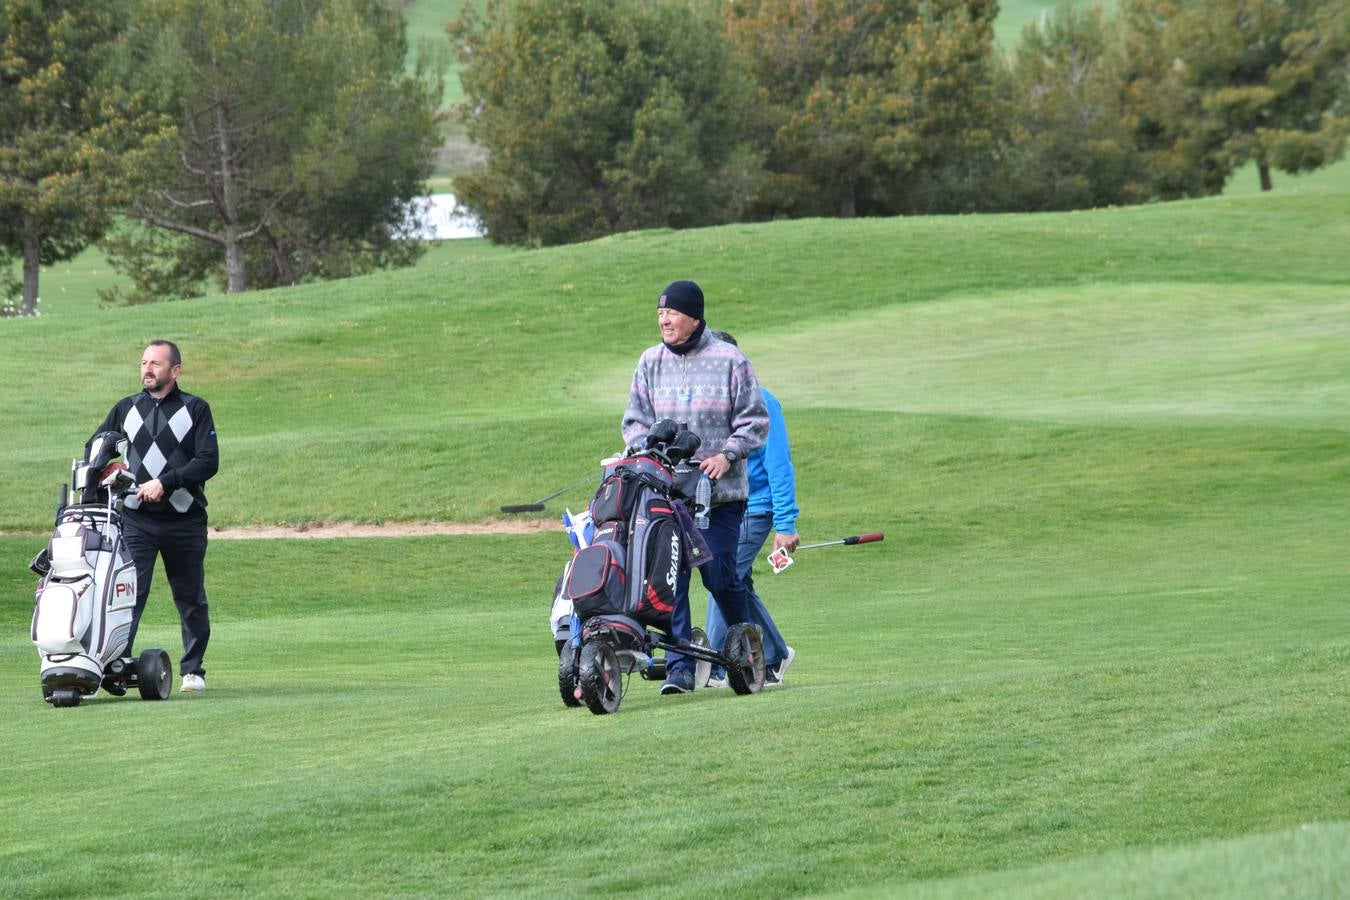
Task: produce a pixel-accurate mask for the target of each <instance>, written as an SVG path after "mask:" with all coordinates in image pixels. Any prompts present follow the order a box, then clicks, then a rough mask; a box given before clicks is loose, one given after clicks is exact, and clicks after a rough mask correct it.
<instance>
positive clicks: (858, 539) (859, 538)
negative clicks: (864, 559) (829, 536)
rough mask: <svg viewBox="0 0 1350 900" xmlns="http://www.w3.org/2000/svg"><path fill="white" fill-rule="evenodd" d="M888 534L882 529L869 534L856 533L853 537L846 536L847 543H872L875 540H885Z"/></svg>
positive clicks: (845, 541)
mask: <svg viewBox="0 0 1350 900" xmlns="http://www.w3.org/2000/svg"><path fill="white" fill-rule="evenodd" d="M885 538H886V535H884V534H882V533H881V532H880V531H872V532H869V533H867V534H855V535H853V536H852V537H846V538H844V543H845V544H870V543H872V542H873V541H880V540H885Z"/></svg>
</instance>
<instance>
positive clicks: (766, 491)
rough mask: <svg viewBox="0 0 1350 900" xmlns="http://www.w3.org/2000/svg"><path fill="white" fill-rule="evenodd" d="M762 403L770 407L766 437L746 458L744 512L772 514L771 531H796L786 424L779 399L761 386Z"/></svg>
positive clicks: (795, 504) (794, 480)
mask: <svg viewBox="0 0 1350 900" xmlns="http://www.w3.org/2000/svg"><path fill="white" fill-rule="evenodd" d="M759 392H760V394H762V395H763V397H764V406H765V407H766V408H767V409H768V410H769V436H768V438H767V439H766V440H765V441H764V446H763V447H761V448H759V449H758V450H756V451H754V452H753V453H751V454H750V455H749V456H748V457H746V460H745V473H746V477H747V479H748V480H749V482H750V499H749V502H748V503H747V505H746V508H745V514H746V515H753V514H755V513H773V530H774V531H776V532H777V533H779V534H795V533H796V531H797V515H798V513H799V510H798V509H797V479H796V476H795V474H794V473H793V470H792V447H791V446H790V445H789V443H788V433H787V423H786V422H784V421H783V406H782V404H781V403H779V402H778V398H777V397H775V396H774V395H773V394H771V393H769V392H768V390H766V389H765V388H764V386H763V385H760V388H759Z"/></svg>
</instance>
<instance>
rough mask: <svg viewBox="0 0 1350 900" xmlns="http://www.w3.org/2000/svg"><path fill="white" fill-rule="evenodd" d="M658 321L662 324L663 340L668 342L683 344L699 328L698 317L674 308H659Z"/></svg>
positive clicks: (657, 312)
mask: <svg viewBox="0 0 1350 900" xmlns="http://www.w3.org/2000/svg"><path fill="white" fill-rule="evenodd" d="M656 322H657V324H658V325H660V326H661V340H663V341H665V342H666V343H667V344H683V343H684V342H685V341H687V340H689V336H690V335H691V334H693V333H694V331H695V330H697V329H698V319H695V318H694V317H693V316H686V315H685V314H684V313H682V312H678V311H677V310H673V309H658V310H657V311H656Z"/></svg>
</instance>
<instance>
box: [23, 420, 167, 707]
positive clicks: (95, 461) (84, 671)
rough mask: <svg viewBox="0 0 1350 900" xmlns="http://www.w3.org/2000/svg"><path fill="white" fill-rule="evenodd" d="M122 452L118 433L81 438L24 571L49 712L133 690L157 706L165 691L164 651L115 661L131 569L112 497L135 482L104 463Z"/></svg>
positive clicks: (121, 466) (126, 635) (128, 623)
mask: <svg viewBox="0 0 1350 900" xmlns="http://www.w3.org/2000/svg"><path fill="white" fill-rule="evenodd" d="M126 449H127V439H126V436H125V435H123V434H121V433H120V432H116V431H104V432H100V433H98V434H96V435H94V437H93V438H91V439H90V441H89V444H88V445H87V446H86V447H85V454H84V459H77V460H75V461H74V462H72V463H71V467H70V469H71V474H70V484H69V485H68V486H67V485H62V486H61V501H60V503H59V505H58V506H57V508H56V524H55V526H54V528H53V531H52V537H51V540H50V541H49V542H48V543H47V546H46V547H45V548H44V549H43V550H42V551H41V552H39V553H38V555H37V556H35V557H34V558H33V561H32V562H31V563H30V564H29V568H30V569H32V570H33V572H34V573H36V574H37V575H38V577H39V579H40V580H39V582H38V586H37V591H36V593H35V603H34V606H33V625H32V640H33V644H34V645H35V646H36V647H37V650H38V655H39V656H40V657H41V660H42V668H41V678H42V699H44V700H46V701H47V702H48V703H50V704H51V705H52V706H78V705H79V704H80V701H81V700H82V699H83V698H85V697H89V696H92V695H94V694H95V693H97V692H98V689H99V688H100V687H101V688H103V690H105V691H107V692H108V693H109V694H112V695H114V696H118V697H120V696H122V695H124V694H125V693H126V692H127V689H128V688H131V687H135V688H136V689H137V690H138V691H139V692H140V695H141V697H142V698H143V699H146V700H166V699H168V697H169V695H170V691H171V689H172V683H173V665H172V664H171V663H170V661H169V654H168V653H167V652H165V651H164V650H162V649H159V648H155V649H150V650H145V651H143V652H142V653H141V654H140V656H138V657H136V658H135V659H132V658H131V657H129V656H124V655H123V654H124V653H125V651H126V649H127V645H128V643H130V638H131V630H132V617H133V615H134V613H135V607H136V564H135V563H134V562H133V561H132V559H131V554H130V552H129V551H128V550H127V546H126V543H125V542H124V541H123V540H122V500H123V498H124V497H125V496H126V495H127V494H128V493H130V492H131V491H132V490H134V489H135V484H134V483H133V480H132V476H131V473H130V471H128V469H127V466H126V463H124V462H114V460H116V459H117V457H119V456H122V455H123V454H125V453H126Z"/></svg>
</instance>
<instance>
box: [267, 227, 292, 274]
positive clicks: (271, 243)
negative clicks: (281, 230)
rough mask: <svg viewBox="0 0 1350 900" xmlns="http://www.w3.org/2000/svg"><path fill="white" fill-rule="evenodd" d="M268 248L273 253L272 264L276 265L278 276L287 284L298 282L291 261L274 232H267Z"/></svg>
mask: <svg viewBox="0 0 1350 900" xmlns="http://www.w3.org/2000/svg"><path fill="white" fill-rule="evenodd" d="M266 237H267V250H268V252H269V253H270V254H271V255H272V265H274V266H276V270H277V277H278V278H280V279H281V280H282V282H284V283H285V284H289V285H294V284H295V283H296V277H295V271H294V270H293V269H292V268H291V261H290V260H289V259H287V258H286V254H285V252H283V251H282V249H281V245H280V244H278V243H277V239H276V238H275V237H273V236H272V232H271V231H268V232H267V235H266Z"/></svg>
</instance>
